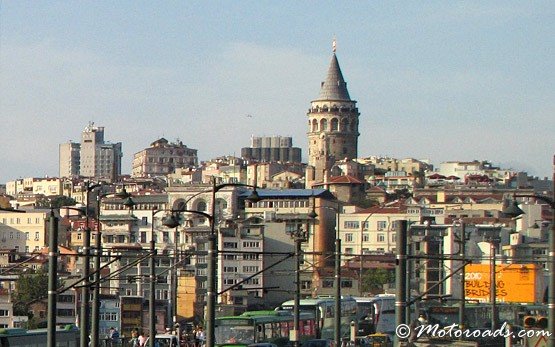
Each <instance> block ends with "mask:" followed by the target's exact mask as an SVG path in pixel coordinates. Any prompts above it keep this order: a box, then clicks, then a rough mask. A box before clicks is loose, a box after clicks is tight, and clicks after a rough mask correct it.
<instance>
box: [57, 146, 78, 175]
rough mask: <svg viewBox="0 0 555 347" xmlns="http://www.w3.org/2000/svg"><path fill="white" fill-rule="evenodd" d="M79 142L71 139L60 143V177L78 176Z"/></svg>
mask: <svg viewBox="0 0 555 347" xmlns="http://www.w3.org/2000/svg"><path fill="white" fill-rule="evenodd" d="M80 152H81V144H80V143H76V142H73V141H69V142H68V143H62V144H60V153H59V154H60V177H73V176H79V172H80V171H81V170H80V162H81V153H80Z"/></svg>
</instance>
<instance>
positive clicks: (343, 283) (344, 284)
mask: <svg viewBox="0 0 555 347" xmlns="http://www.w3.org/2000/svg"><path fill="white" fill-rule="evenodd" d="M352 287H353V281H352V280H347V279H342V280H341V288H352Z"/></svg>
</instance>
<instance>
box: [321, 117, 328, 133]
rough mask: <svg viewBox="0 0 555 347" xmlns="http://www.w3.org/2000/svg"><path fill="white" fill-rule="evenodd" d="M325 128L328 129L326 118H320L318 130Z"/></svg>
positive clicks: (324, 129)
mask: <svg viewBox="0 0 555 347" xmlns="http://www.w3.org/2000/svg"><path fill="white" fill-rule="evenodd" d="M326 130H328V120H327V119H322V120H320V131H326Z"/></svg>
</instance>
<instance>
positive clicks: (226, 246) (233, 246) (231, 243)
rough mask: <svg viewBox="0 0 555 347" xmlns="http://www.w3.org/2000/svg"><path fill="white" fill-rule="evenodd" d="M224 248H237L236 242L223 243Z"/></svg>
mask: <svg viewBox="0 0 555 347" xmlns="http://www.w3.org/2000/svg"><path fill="white" fill-rule="evenodd" d="M224 248H237V242H224Z"/></svg>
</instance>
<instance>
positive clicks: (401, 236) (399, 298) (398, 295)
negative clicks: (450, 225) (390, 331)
mask: <svg viewBox="0 0 555 347" xmlns="http://www.w3.org/2000/svg"><path fill="white" fill-rule="evenodd" d="M407 226H408V223H407V221H406V220H400V221H399V222H398V224H397V227H398V229H397V245H396V247H397V260H396V265H397V270H396V271H395V326H400V325H401V324H403V323H404V320H405V310H406V307H407V302H406V290H407V283H406V281H407V276H406V270H407V234H408V233H407ZM396 339H398V337H396ZM397 342H398V341H397ZM396 345H397V343H396Z"/></svg>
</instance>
